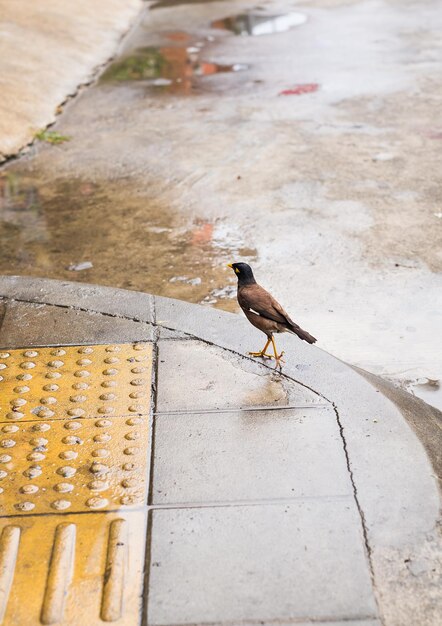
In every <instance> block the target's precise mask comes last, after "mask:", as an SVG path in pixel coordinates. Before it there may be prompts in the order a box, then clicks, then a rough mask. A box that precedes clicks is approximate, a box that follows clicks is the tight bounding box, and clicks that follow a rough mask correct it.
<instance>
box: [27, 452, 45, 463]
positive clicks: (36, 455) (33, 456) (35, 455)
mask: <svg viewBox="0 0 442 626" xmlns="http://www.w3.org/2000/svg"><path fill="white" fill-rule="evenodd" d="M26 458H27V460H28V461H43V460H44V459H45V458H46V455H44V454H43V453H42V452H31V453H30V454H28V456H27V457H26Z"/></svg>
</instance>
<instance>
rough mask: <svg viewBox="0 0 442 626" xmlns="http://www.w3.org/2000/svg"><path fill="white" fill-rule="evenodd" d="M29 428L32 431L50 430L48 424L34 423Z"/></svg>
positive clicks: (42, 431)
mask: <svg viewBox="0 0 442 626" xmlns="http://www.w3.org/2000/svg"><path fill="white" fill-rule="evenodd" d="M31 428H32V430H33V431H34V432H41V433H44V432H46V431H47V430H50V429H51V426H50V424H34V425H33V426H32V427H31Z"/></svg>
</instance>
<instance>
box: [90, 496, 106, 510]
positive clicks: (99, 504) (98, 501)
mask: <svg viewBox="0 0 442 626" xmlns="http://www.w3.org/2000/svg"><path fill="white" fill-rule="evenodd" d="M108 504H109V500H107V498H98V497H96V496H94V497H93V498H88V500H86V506H87V507H89V508H90V509H104V507H105V506H107V505H108Z"/></svg>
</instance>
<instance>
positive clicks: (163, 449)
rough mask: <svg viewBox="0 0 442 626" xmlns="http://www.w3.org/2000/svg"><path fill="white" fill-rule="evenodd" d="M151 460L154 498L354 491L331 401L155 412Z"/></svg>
mask: <svg viewBox="0 0 442 626" xmlns="http://www.w3.org/2000/svg"><path fill="white" fill-rule="evenodd" d="M159 387H160V389H161V379H160V381H159ZM154 466H155V474H154V480H153V502H154V503H166V502H168V503H176V502H200V503H201V502H206V503H207V502H232V501H248V500H277V499H283V498H287V499H291V498H300V497H318V496H330V495H340V496H342V495H345V496H351V495H352V493H353V491H352V485H351V482H350V479H349V476H348V471H347V466H346V462H345V457H344V455H343V454H342V440H341V437H340V434H339V428H338V425H337V424H336V419H335V415H334V412H333V410H332V407H330V408H328V409H313V408H311V409H307V410H303V409H280V410H277V411H269V410H260V411H232V412H226V413H224V412H222V413H219V412H216V413H212V414H207V413H204V412H202V413H198V412H196V411H195V412H190V413H188V414H178V415H157V418H156V422H155V458H154Z"/></svg>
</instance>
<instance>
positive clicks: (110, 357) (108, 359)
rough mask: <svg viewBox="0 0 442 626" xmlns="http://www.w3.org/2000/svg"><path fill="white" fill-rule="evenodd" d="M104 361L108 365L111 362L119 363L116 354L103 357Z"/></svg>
mask: <svg viewBox="0 0 442 626" xmlns="http://www.w3.org/2000/svg"><path fill="white" fill-rule="evenodd" d="M104 362H105V363H107V364H109V365H112V364H113V363H119V362H120V359H119V358H118V357H116V356H108V357H106V358H105V359H104Z"/></svg>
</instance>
